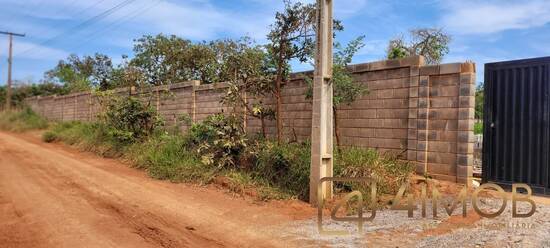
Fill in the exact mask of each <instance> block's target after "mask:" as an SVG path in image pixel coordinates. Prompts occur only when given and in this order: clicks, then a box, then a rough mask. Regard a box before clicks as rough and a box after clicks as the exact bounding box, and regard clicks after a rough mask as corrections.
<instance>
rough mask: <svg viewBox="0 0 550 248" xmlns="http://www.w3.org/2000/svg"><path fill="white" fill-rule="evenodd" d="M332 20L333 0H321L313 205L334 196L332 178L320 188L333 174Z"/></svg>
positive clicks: (311, 182) (311, 183) (315, 78)
mask: <svg viewBox="0 0 550 248" xmlns="http://www.w3.org/2000/svg"><path fill="white" fill-rule="evenodd" d="M332 22H333V20H332V0H317V42H316V49H315V72H314V76H313V102H312V103H313V114H312V126H311V168H310V179H309V202H310V204H312V205H317V204H318V203H319V202H321V201H323V200H324V199H330V198H332V182H326V183H325V184H324V186H323V187H322V189H321V192H317V191H318V185H319V182H320V180H321V179H322V178H323V177H332V175H333V167H332V163H333V158H332V154H333V144H332V139H333V130H334V129H333V125H334V123H333V118H332V104H333V103H332V94H333V92H332V83H331V79H332V63H333V61H332V46H333V44H332V25H333V23H332ZM319 198H320V199H319Z"/></svg>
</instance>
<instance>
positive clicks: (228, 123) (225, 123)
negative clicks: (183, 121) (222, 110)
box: [187, 114, 247, 168]
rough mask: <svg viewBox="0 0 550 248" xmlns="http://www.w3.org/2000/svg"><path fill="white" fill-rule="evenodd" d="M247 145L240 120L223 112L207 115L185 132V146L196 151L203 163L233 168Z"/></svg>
mask: <svg viewBox="0 0 550 248" xmlns="http://www.w3.org/2000/svg"><path fill="white" fill-rule="evenodd" d="M246 146H247V138H246V134H245V132H244V129H243V126H242V121H241V120H240V119H238V118H237V117H235V116H229V117H226V116H224V115H223V114H216V115H212V116H209V117H208V118H207V119H206V120H205V121H203V122H202V123H198V124H193V125H192V126H191V128H190V130H189V132H188V134H187V147H188V148H190V149H192V150H194V151H196V153H197V154H198V155H199V156H200V158H201V162H202V163H203V164H205V165H215V166H217V167H218V168H234V167H236V165H237V162H238V159H239V157H240V155H241V153H242V152H243V151H244V150H245V148H246Z"/></svg>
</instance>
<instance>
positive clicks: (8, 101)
mask: <svg viewBox="0 0 550 248" xmlns="http://www.w3.org/2000/svg"><path fill="white" fill-rule="evenodd" d="M0 34H5V35H8V36H9V39H10V45H9V57H8V85H7V87H6V110H10V109H11V66H12V60H13V59H12V50H13V36H14V35H15V36H19V37H25V34H17V33H12V32H4V31H0Z"/></svg>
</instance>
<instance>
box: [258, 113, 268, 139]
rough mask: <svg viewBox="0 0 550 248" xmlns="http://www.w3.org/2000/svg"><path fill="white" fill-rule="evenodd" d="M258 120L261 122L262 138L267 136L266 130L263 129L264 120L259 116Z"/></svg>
mask: <svg viewBox="0 0 550 248" xmlns="http://www.w3.org/2000/svg"><path fill="white" fill-rule="evenodd" d="M260 122H261V123H262V136H263V137H264V139H266V138H267V132H266V130H265V120H264V117H263V116H262V117H260Z"/></svg>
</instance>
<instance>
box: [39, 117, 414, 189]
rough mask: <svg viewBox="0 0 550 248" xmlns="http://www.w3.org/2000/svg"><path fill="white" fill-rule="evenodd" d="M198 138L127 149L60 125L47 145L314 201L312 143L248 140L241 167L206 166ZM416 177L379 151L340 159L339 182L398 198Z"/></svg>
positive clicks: (103, 129)
mask: <svg viewBox="0 0 550 248" xmlns="http://www.w3.org/2000/svg"><path fill="white" fill-rule="evenodd" d="M198 134H199V135H196V133H194V132H189V133H187V134H186V135H181V134H170V133H168V132H165V131H157V132H155V133H153V134H151V135H150V136H148V137H147V138H146V139H143V140H140V141H137V142H133V143H127V142H121V141H120V139H117V138H116V137H113V136H112V133H111V132H109V128H108V127H107V126H105V124H101V123H82V122H66V123H58V124H56V125H54V126H53V127H52V128H51V129H50V130H49V131H48V132H46V133H44V135H43V139H44V141H46V142H52V141H62V142H64V143H67V144H69V145H75V146H77V147H79V148H82V149H84V150H87V151H92V152H95V153H98V154H100V155H103V156H107V157H120V158H123V159H124V160H126V161H129V162H130V164H131V165H133V166H134V167H136V168H140V169H143V170H146V171H147V173H148V174H149V175H150V176H151V177H153V178H156V179H160V180H170V181H172V182H190V183H199V184H209V183H216V184H220V185H222V186H224V187H226V188H228V189H229V190H231V191H234V192H237V193H239V194H246V195H252V196H255V197H257V198H258V199H260V200H269V199H289V198H298V199H301V200H307V199H308V197H309V173H310V149H311V148H310V144H309V143H307V142H306V143H292V144H277V143H276V142H272V141H268V140H261V139H247V143H246V145H244V143H243V148H242V149H241V150H240V151H239V152H238V153H234V152H233V150H232V153H231V156H232V157H231V158H232V160H233V161H235V162H234V163H233V162H232V163H224V166H220V164H219V163H206V162H204V159H203V157H204V155H203V154H201V153H200V152H197V148H198V149H200V148H201V147H202V146H205V145H208V143H203V142H197V140H200V137H199V136H200V135H202V134H203V132H198ZM191 135H196V136H194V137H190V136H191ZM210 138H212V137H210ZM211 140H217V138H214V139H211ZM197 143H199V145H197ZM413 171H414V168H413V166H412V164H410V163H408V162H405V161H402V160H399V159H398V158H397V157H396V156H393V155H391V154H380V153H379V152H377V151H376V150H373V149H362V148H342V149H341V151H340V152H338V153H336V154H335V162H334V172H335V173H334V175H335V176H337V177H343V176H345V177H367V178H372V179H373V180H374V181H376V182H377V185H378V189H379V191H378V192H379V193H383V194H395V193H396V192H397V190H398V189H399V186H400V185H401V183H403V182H405V181H406V180H407V179H408V178H409V177H410V175H411V174H412V173H413ZM335 187H336V190H338V191H343V192H346V191H349V190H351V189H356V188H357V187H360V190H365V188H364V187H366V186H365V185H354V184H344V183H340V184H335ZM361 187H363V188H361Z"/></svg>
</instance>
